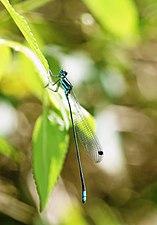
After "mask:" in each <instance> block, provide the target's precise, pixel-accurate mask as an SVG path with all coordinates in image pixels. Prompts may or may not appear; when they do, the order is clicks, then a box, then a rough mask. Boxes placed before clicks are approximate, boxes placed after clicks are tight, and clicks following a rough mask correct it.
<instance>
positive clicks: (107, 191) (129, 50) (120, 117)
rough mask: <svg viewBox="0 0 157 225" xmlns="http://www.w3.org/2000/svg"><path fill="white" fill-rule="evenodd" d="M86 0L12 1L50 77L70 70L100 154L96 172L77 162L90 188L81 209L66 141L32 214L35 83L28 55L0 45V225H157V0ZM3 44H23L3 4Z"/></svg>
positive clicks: (0, 18) (71, 154) (0, 17)
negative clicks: (46, 194) (45, 195)
mask: <svg viewBox="0 0 157 225" xmlns="http://www.w3.org/2000/svg"><path fill="white" fill-rule="evenodd" d="M92 2H93V3H90V1H87V0H84V1H80V0H51V1H49V0H45V1H38V0H33V1H30V0H27V1H19V0H17V1H15V0H14V1H11V4H12V5H13V6H14V7H15V9H16V10H17V11H18V12H19V13H20V14H22V15H23V16H24V17H25V18H26V20H27V21H28V23H29V25H30V27H31V29H32V31H33V34H34V35H35V37H36V39H37V41H38V43H39V45H40V48H41V50H42V52H43V54H44V55H45V57H46V59H47V60H48V62H49V65H50V68H51V69H52V71H53V73H54V74H58V71H59V69H60V68H64V69H65V70H67V71H68V72H69V74H68V75H69V79H70V81H71V82H72V84H73V86H74V89H75V92H76V94H77V97H78V99H79V101H80V103H81V104H82V105H83V106H84V107H85V108H86V109H87V110H88V111H89V112H90V113H91V114H92V115H94V117H95V118H96V122H97V136H98V138H99V140H100V142H101V145H102V147H103V149H104V154H105V156H104V159H103V161H102V162H101V163H100V164H96V165H95V164H93V163H92V162H91V161H90V159H88V157H87V156H86V154H84V152H82V154H81V155H82V163H83V168H84V175H85V180H86V184H87V190H88V199H87V203H86V204H85V205H82V203H81V200H80V195H81V185H80V179H79V171H78V166H77V162H76V155H75V151H74V143H73V139H72V138H71V141H70V146H69V150H68V154H67V156H66V159H65V163H64V166H63V169H62V173H61V176H60V178H59V179H58V182H57V184H56V186H55V188H54V190H53V191H52V194H51V196H50V198H49V202H48V204H47V207H46V209H45V210H44V212H42V213H39V210H38V205H39V199H38V195H37V191H36V187H35V184H34V180H33V176H32V145H31V144H32V143H31V142H32V132H33V128H34V124H35V121H36V119H37V118H38V116H39V115H40V114H41V113H42V100H41V98H40V97H39V96H40V93H38V87H39V86H40V85H41V84H40V85H39V82H38V81H39V78H38V74H37V72H36V69H35V67H34V65H33V64H32V62H31V61H30V60H29V59H28V58H27V57H26V56H24V55H22V54H21V53H19V52H16V51H14V50H12V49H9V48H6V47H4V46H2V45H0V224H1V225H15V224H16V225H22V224H32V225H54V224H55V225H71V224H75V225H77V224H78V225H150V224H151V225H156V224H157V29H156V28H157V1H156V0H142V1H140V0H136V1H131V0H130V1H129V0H127V1H124V0H117V1H116V0H115V1H114V0H112V1H107V0H104V1H100V0H99V1H97V3H95V1H92ZM92 4H95V5H94V7H93V5H92ZM100 6H101V7H100ZM0 38H3V39H7V40H12V41H16V42H19V43H21V44H23V45H26V46H28V44H27V43H26V41H25V39H24V37H23V36H22V34H21V32H20V31H19V29H18V28H17V26H16V24H15V23H14V21H13V20H12V19H11V17H10V16H9V14H8V13H7V12H6V10H5V8H4V6H3V5H2V4H0ZM71 137H72V135H71ZM41 176H42V174H41Z"/></svg>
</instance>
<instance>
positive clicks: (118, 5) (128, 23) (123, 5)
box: [83, 0, 138, 38]
mask: <svg viewBox="0 0 157 225" xmlns="http://www.w3.org/2000/svg"><path fill="white" fill-rule="evenodd" d="M83 1H84V2H85V3H86V5H87V6H88V7H89V9H90V10H91V12H92V13H93V15H94V16H95V17H96V19H97V20H98V21H99V23H100V24H101V25H102V27H103V28H104V29H105V30H106V29H107V30H108V31H109V32H111V33H112V34H114V35H116V36H118V37H120V38H132V37H135V36H136V35H137V30H138V13H137V9H136V6H135V4H134V2H133V1H132V0H118V1H117V0H105V1H104V0H92V1H91V0H83Z"/></svg>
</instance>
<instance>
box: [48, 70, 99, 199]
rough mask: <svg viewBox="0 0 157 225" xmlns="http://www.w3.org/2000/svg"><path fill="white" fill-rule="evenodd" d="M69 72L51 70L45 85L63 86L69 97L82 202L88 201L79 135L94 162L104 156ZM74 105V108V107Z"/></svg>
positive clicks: (50, 86)
mask: <svg viewBox="0 0 157 225" xmlns="http://www.w3.org/2000/svg"><path fill="white" fill-rule="evenodd" d="M67 74H68V73H67V72H66V71H64V70H60V72H59V75H53V74H52V72H51V71H50V72H49V74H48V76H49V83H48V84H47V85H46V86H45V87H48V88H49V89H50V90H52V91H54V92H57V91H58V89H59V87H60V86H61V87H62V88H63V90H64V93H65V97H66V99H67V102H68V105H69V111H70V118H71V123H72V129H73V135H74V141H75V147H76V153H77V160H78V165H79V170H80V178H81V184H82V202H83V203H85V202H86V196H87V194H86V185H85V180H84V176H83V169H82V164H81V159H80V152H79V146H78V141H77V137H79V139H80V142H81V143H82V145H83V146H84V148H85V149H86V151H87V152H88V154H89V155H90V156H91V158H92V159H93V161H94V162H100V161H101V160H102V157H103V151H102V148H101V145H100V144H99V141H98V139H97V137H96V135H95V134H94V132H93V130H92V128H91V126H90V124H89V122H88V120H87V116H85V115H84V112H83V108H82V107H81V106H80V104H79V103H78V101H77V99H76V97H75V95H74V93H73V91H72V88H73V86H72V84H71V83H70V81H69V80H68V79H67ZM53 77H56V78H59V79H58V80H57V81H56V82H54V83H53V82H52V78H53ZM54 85H56V89H53V88H52V86H54ZM69 95H70V96H71V99H70V98H69ZM72 106H73V109H72Z"/></svg>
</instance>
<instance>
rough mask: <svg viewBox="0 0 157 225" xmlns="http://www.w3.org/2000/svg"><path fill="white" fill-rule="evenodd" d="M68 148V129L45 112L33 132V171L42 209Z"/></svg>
mask: <svg viewBox="0 0 157 225" xmlns="http://www.w3.org/2000/svg"><path fill="white" fill-rule="evenodd" d="M67 148H68V135H67V130H65V129H64V128H63V127H62V126H61V125H59V124H58V123H57V122H56V119H54V120H53V121H50V120H49V119H47V114H46V113H44V115H43V116H41V117H40V118H39V119H38V120H37V122H36V125H35V129H34V133H33V173H34V178H35V182H36V185H37V189H38V193H39V198H40V209H41V211H42V210H43V209H44V208H45V205H46V203H47V200H48V197H49V194H50V192H51V190H52V188H53V187H54V185H55V183H56V181H57V179H58V176H59V175H60V172H61V169H62V166H63V162H64V159H65V155H66V152H67Z"/></svg>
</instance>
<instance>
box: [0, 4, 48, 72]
mask: <svg viewBox="0 0 157 225" xmlns="http://www.w3.org/2000/svg"><path fill="white" fill-rule="evenodd" d="M1 2H2V3H3V5H4V6H5V8H6V9H7V10H8V12H9V14H10V15H11V17H12V18H13V20H14V21H15V23H16V24H17V26H18V27H19V29H20V31H21V32H22V34H23V35H24V37H25V38H26V40H27V41H28V43H29V45H30V46H31V48H32V50H33V51H34V53H35V54H36V55H37V57H38V58H39V59H40V61H41V63H42V64H43V66H44V68H45V69H46V71H48V68H49V67H48V63H47V60H46V59H45V57H44V56H43V54H42V53H41V51H40V49H39V46H38V44H37V41H36V39H35V37H34V35H33V33H32V32H31V29H30V27H29V26H28V23H27V22H26V20H25V19H24V17H23V16H21V15H20V14H18V13H17V12H16V11H15V9H14V8H13V7H12V6H11V4H10V3H9V1H8V0H1Z"/></svg>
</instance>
